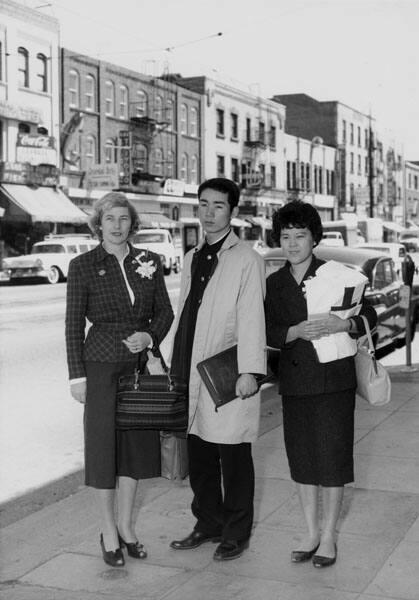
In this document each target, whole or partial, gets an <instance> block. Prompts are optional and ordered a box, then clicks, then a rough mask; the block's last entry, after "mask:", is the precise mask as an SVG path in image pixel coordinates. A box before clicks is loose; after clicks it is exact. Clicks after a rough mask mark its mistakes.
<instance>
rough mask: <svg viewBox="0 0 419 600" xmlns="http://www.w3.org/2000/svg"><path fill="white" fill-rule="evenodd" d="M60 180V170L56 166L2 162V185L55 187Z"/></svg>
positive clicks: (0, 173) (0, 180)
mask: <svg viewBox="0 0 419 600" xmlns="http://www.w3.org/2000/svg"><path fill="white" fill-rule="evenodd" d="M58 179H59V170H58V168H57V167H55V166H54V165H31V164H29V163H18V162H16V163H12V162H0V182H1V183H16V184H20V185H38V186H46V187H54V186H56V185H58Z"/></svg>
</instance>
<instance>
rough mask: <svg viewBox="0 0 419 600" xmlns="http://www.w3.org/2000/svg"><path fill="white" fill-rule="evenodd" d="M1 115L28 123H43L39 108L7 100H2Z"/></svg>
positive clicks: (0, 105) (0, 103) (0, 104)
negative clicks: (11, 102) (27, 106)
mask: <svg viewBox="0 0 419 600" xmlns="http://www.w3.org/2000/svg"><path fill="white" fill-rule="evenodd" d="M0 116H1V117H6V119H14V120H16V121H25V122H26V123H41V121H42V118H41V113H39V112H38V111H37V110H33V108H26V106H17V105H16V104H10V103H9V102H6V100H0Z"/></svg>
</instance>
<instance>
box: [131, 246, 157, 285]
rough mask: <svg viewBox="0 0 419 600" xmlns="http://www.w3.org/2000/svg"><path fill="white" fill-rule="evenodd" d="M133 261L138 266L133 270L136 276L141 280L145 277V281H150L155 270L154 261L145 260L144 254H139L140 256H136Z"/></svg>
mask: <svg viewBox="0 0 419 600" xmlns="http://www.w3.org/2000/svg"><path fill="white" fill-rule="evenodd" d="M147 254H148V253H147ZM135 260H136V262H137V263H138V265H139V266H138V267H137V268H136V269H135V272H136V273H138V275H140V277H142V278H143V279H144V277H147V279H152V278H153V273H154V272H155V271H156V270H157V267H156V265H155V263H154V261H152V260H147V255H146V253H145V252H140V254H137V256H136V257H135Z"/></svg>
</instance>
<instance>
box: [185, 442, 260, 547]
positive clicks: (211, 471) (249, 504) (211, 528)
mask: <svg viewBox="0 0 419 600" xmlns="http://www.w3.org/2000/svg"><path fill="white" fill-rule="evenodd" d="M188 452H189V481H190V485H191V488H192V491H193V493H194V499H193V501H192V505H191V508H192V513H193V515H194V516H195V517H196V520H197V522H196V525H195V530H196V531H200V532H201V533H205V534H208V535H214V536H220V535H221V536H222V537H223V539H225V540H237V541H242V540H247V539H248V538H249V537H250V533H251V529H252V523H253V499H254V492H255V472H254V467H253V459H252V450H251V444H250V443H242V444H214V443H211V442H206V441H204V440H202V439H201V438H200V437H198V436H196V435H189V436H188Z"/></svg>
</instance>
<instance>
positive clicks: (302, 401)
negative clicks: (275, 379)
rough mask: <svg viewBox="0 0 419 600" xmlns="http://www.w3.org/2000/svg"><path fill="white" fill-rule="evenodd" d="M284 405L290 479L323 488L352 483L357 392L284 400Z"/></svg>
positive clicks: (285, 397) (350, 391)
mask: <svg viewBox="0 0 419 600" xmlns="http://www.w3.org/2000/svg"><path fill="white" fill-rule="evenodd" d="M282 405H283V416H284V440H285V448H286V452H287V456H288V462H289V467H290V472H291V478H292V479H293V480H294V481H296V482H297V483H302V484H306V485H321V486H324V487H340V486H342V485H344V484H346V483H350V482H352V481H353V480H354V464H353V463H354V461H353V446H354V412H355V390H354V389H350V390H344V391H341V392H334V393H329V394H319V395H313V396H284V397H283V398H282Z"/></svg>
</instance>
